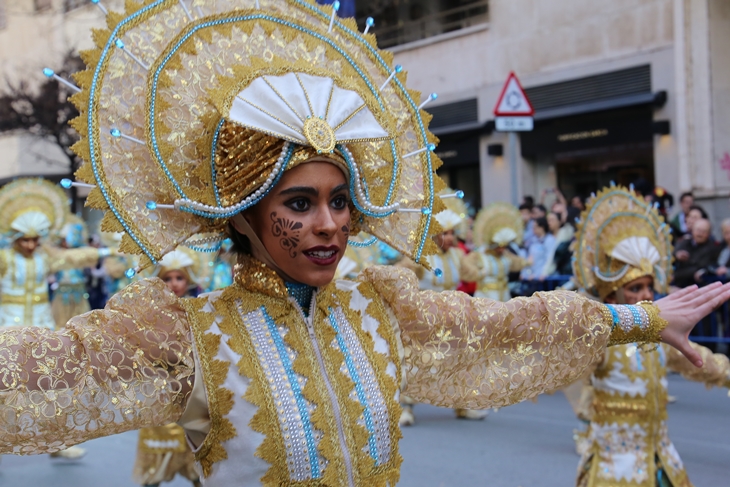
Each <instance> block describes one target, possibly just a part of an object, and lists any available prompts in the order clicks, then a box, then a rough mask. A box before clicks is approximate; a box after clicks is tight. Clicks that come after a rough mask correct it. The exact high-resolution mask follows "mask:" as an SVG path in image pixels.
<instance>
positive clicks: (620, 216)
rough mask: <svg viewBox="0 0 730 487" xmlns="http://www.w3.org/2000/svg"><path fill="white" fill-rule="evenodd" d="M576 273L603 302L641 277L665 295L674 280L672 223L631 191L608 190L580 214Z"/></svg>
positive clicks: (586, 288)
mask: <svg viewBox="0 0 730 487" xmlns="http://www.w3.org/2000/svg"><path fill="white" fill-rule="evenodd" d="M573 274H574V276H575V277H574V278H575V280H576V284H577V285H578V287H579V288H580V289H582V290H583V291H586V292H588V293H590V294H593V295H594V296H597V297H599V298H601V299H604V298H605V297H606V296H608V295H610V294H611V293H612V292H615V291H616V290H617V289H619V288H621V287H623V286H624V285H626V284H628V283H629V282H631V281H633V280H635V279H638V278H639V277H643V276H652V277H653V278H654V288H655V289H656V290H657V291H658V292H660V293H666V292H667V291H668V288H669V282H671V280H672V238H671V234H670V231H669V225H667V224H666V222H665V221H664V218H663V217H662V216H661V215H660V214H659V212H658V211H657V210H656V208H655V207H654V206H652V205H651V204H650V203H647V202H646V201H644V199H643V198H642V197H641V196H639V195H637V194H636V193H635V192H634V191H633V190H632V189H627V188H625V187H622V186H611V187H608V188H604V189H603V190H602V191H600V192H599V193H598V194H597V195H595V196H593V197H591V199H590V200H589V201H588V203H587V204H586V209H585V210H584V211H583V213H582V214H581V219H580V222H579V223H578V231H577V232H576V239H575V242H574V244H573Z"/></svg>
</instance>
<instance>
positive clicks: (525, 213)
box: [520, 203, 535, 248]
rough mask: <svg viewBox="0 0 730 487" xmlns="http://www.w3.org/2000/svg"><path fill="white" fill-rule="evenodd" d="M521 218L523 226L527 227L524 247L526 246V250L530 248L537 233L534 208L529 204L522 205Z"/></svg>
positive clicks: (523, 240) (523, 239)
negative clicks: (533, 213)
mask: <svg viewBox="0 0 730 487" xmlns="http://www.w3.org/2000/svg"><path fill="white" fill-rule="evenodd" d="M520 217H521V218H522V224H523V225H524V226H525V233H524V235H523V238H522V242H523V243H522V245H524V247H525V248H528V247H529V246H530V243H531V242H532V239H533V238H534V237H535V233H534V232H533V227H534V226H535V222H534V221H533V220H532V206H530V205H528V204H527V203H522V204H521V205H520Z"/></svg>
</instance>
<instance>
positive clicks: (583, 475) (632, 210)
mask: <svg viewBox="0 0 730 487" xmlns="http://www.w3.org/2000/svg"><path fill="white" fill-rule="evenodd" d="M581 220H582V223H581V224H580V225H579V231H578V235H577V237H578V238H577V240H576V242H575V248H574V255H575V256H576V259H575V260H574V263H573V265H574V271H575V279H576V281H577V284H578V286H579V288H580V289H582V290H585V291H587V292H589V293H591V294H592V295H594V296H596V297H597V298H600V299H601V300H602V301H603V302H606V303H613V304H616V303H622V304H636V303H639V302H641V301H645V300H652V299H654V291H656V292H658V293H660V294H666V293H667V291H668V287H669V282H670V281H671V278H672V242H671V236H670V233H669V227H668V225H667V224H666V223H665V222H664V219H663V218H662V217H661V215H660V214H659V213H658V212H657V211H656V209H655V208H653V207H652V206H650V204H648V203H646V202H644V199H643V198H641V197H640V196H637V195H636V194H635V193H634V192H633V191H630V190H628V189H626V188H622V187H611V188H606V189H604V190H603V191H601V192H600V193H598V195H596V196H595V197H594V198H592V199H591V200H590V201H589V202H588V206H587V208H586V210H585V211H584V213H583V215H582V218H581ZM692 346H693V348H694V349H695V350H697V351H698V352H699V353H700V354H701V355H702V357H703V361H704V366H703V367H702V368H701V369H698V368H697V367H694V366H693V365H692V364H691V363H690V362H689V361H688V360H687V359H686V358H685V357H684V356H682V355H681V354H680V353H679V352H677V351H676V350H674V349H673V348H671V347H666V346H660V347H659V348H656V349H642V347H640V346H639V345H637V344H626V345H620V346H616V347H610V348H608V349H607V350H606V353H605V357H604V359H603V361H601V362H600V364H598V366H597V368H596V369H595V371H594V372H593V375H592V378H591V385H592V391H593V394H592V397H593V401H592V404H591V407H590V409H589V412H588V413H587V414H586V416H588V418H589V419H590V425H589V428H588V431H587V434H586V440H584V441H585V442H586V444H585V446H584V447H583V448H581V449H582V450H583V452H582V454H583V456H582V458H581V463H580V466H579V470H578V485H579V486H580V487H604V486H605V487H608V486H615V485H622V486H632V487H655V486H656V487H670V486H674V487H686V486H690V485H691V483H690V481H689V480H688V478H687V474H686V472H685V470H684V466H683V464H682V460H681V459H680V457H679V454H678V453H677V450H676V449H675V448H674V445H673V444H672V441H671V440H670V439H669V436H668V433H667V408H666V406H667V383H666V375H667V369H669V370H673V371H675V372H679V373H681V374H682V375H683V376H684V377H686V378H688V379H691V380H696V381H699V382H704V383H705V384H707V386H708V387H711V386H719V387H729V386H730V363H729V362H728V359H727V357H725V356H724V355H721V354H714V355H713V354H712V352H711V351H710V350H709V349H707V348H705V347H702V346H700V345H697V344H693V345H692ZM589 387H590V386H589Z"/></svg>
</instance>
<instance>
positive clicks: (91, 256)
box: [46, 247, 101, 272]
mask: <svg viewBox="0 0 730 487" xmlns="http://www.w3.org/2000/svg"><path fill="white" fill-rule="evenodd" d="M46 252H47V253H48V257H49V259H48V261H49V263H50V268H51V272H58V271H63V270H69V269H82V268H84V267H94V266H95V265H96V263H97V262H98V261H99V258H100V257H101V255H100V252H99V249H97V248H95V247H81V248H78V249H60V248H53V247H48V248H46Z"/></svg>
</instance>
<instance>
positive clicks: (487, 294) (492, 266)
mask: <svg viewBox="0 0 730 487" xmlns="http://www.w3.org/2000/svg"><path fill="white" fill-rule="evenodd" d="M523 231H524V228H523V226H522V220H521V219H520V212H519V211H517V208H515V207H514V206H513V205H510V204H509V203H492V204H491V205H489V206H487V207H485V208H482V210H481V211H480V212H479V214H478V215H477V217H476V220H475V221H474V231H473V234H474V244H475V245H476V246H477V249H476V250H475V251H474V252H471V253H470V254H469V255H467V256H466V258H465V259H464V260H463V263H462V266H461V274H462V275H461V278H462V280H464V281H466V282H476V283H477V290H476V292H475V293H474V296H475V297H478V298H490V299H496V300H498V301H507V300H508V299H509V298H510V292H509V287H508V277H509V273H510V272H515V271H519V270H520V269H522V267H523V266H524V265H525V263H524V260H523V259H521V258H520V257H518V256H517V255H515V254H513V253H512V252H510V251H509V250H507V249H506V247H508V246H509V245H510V244H512V243H513V242H514V243H516V244H519V243H520V242H522V234H523Z"/></svg>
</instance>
